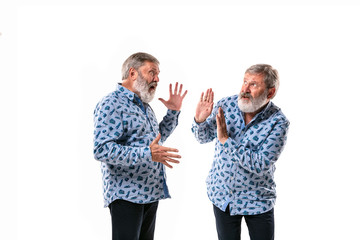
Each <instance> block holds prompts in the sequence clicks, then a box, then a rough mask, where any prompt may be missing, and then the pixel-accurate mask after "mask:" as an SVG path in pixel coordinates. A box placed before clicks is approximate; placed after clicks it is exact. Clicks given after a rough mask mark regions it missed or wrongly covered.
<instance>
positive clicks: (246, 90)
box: [241, 84, 250, 93]
mask: <svg viewBox="0 0 360 240" xmlns="http://www.w3.org/2000/svg"><path fill="white" fill-rule="evenodd" d="M241 91H242V92H245V93H249V92H250V88H249V85H246V84H244V85H243V86H242V89H241Z"/></svg>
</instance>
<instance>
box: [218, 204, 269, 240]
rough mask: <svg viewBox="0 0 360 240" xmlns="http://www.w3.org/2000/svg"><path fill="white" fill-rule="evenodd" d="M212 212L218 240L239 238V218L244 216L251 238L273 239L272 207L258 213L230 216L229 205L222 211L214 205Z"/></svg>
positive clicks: (258, 239)
mask: <svg viewBox="0 0 360 240" xmlns="http://www.w3.org/2000/svg"><path fill="white" fill-rule="evenodd" d="M213 207H214V214H215V219H216V230H217V233H218V238H219V240H239V239H240V237H241V220H242V218H243V217H244V218H245V222H246V225H247V227H248V230H249V235H250V239H251V240H274V229H275V224H274V209H272V210H270V211H268V212H266V213H263V214H259V215H235V216H231V215H230V211H229V207H227V209H226V211H225V212H223V211H221V210H220V209H219V208H217V207H216V206H213Z"/></svg>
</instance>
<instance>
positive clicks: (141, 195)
mask: <svg viewBox="0 0 360 240" xmlns="http://www.w3.org/2000/svg"><path fill="white" fill-rule="evenodd" d="M159 73H160V70H159V61H158V60H157V59H156V58H155V57H153V56H152V55H150V54H147V53H135V54H133V55H131V56H130V57H129V58H128V59H127V60H126V61H125V62H124V64H123V66H122V83H120V84H118V86H117V89H116V90H115V91H114V92H112V93H110V94H109V95H107V96H106V97H104V98H103V99H102V100H101V101H100V102H99V103H98V104H97V106H96V109H95V112H94V126H95V131H94V157H95V159H96V160H98V161H101V171H102V175H103V177H102V179H103V195H104V202H105V207H109V209H110V214H111V221H112V239H113V240H118V239H122V240H135V239H140V240H145V239H146V240H150V239H153V238H154V230H155V220H156V211H157V207H158V201H159V200H161V199H166V198H169V197H170V195H169V191H168V187H167V185H166V178H165V167H164V165H165V166H167V167H170V168H172V166H171V164H172V163H179V161H178V160H177V159H179V158H180V155H178V154H177V153H176V152H178V150H177V149H176V148H169V147H164V146H162V143H163V142H164V141H165V140H166V139H167V138H168V137H169V136H170V134H171V133H172V132H173V131H174V129H175V127H176V126H177V124H178V117H179V114H180V109H181V105H182V101H183V99H184V97H185V95H186V94H187V91H185V92H184V94H182V84H181V85H180V86H179V85H178V83H176V85H175V89H174V92H173V90H172V85H171V84H170V86H169V90H170V97H169V100H167V101H165V100H164V99H162V98H160V99H159V100H160V101H161V102H162V103H163V104H164V105H165V106H166V107H167V108H168V111H167V114H166V115H165V117H164V118H163V120H162V121H161V122H160V124H158V121H157V120H156V117H155V113H154V112H153V110H152V109H151V107H150V105H149V102H151V100H152V99H153V98H154V95H155V91H156V88H157V85H158V83H159Z"/></svg>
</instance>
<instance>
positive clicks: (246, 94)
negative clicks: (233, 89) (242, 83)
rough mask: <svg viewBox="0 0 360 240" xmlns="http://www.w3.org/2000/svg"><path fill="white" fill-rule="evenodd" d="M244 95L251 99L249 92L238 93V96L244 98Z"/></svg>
mask: <svg viewBox="0 0 360 240" xmlns="http://www.w3.org/2000/svg"><path fill="white" fill-rule="evenodd" d="M244 97H246V98H250V99H252V96H251V94H250V93H240V98H244Z"/></svg>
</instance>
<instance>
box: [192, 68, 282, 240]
mask: <svg viewBox="0 0 360 240" xmlns="http://www.w3.org/2000/svg"><path fill="white" fill-rule="evenodd" d="M278 87H279V78H278V72H277V70H275V69H273V68H272V67H271V66H270V65H266V64H257V65H254V66H251V67H250V68H248V69H247V70H246V72H245V76H244V81H243V84H242V87H241V91H240V93H239V94H237V95H233V96H230V97H226V98H223V99H221V100H220V101H219V102H217V104H216V105H215V106H214V102H213V99H214V92H213V91H212V89H208V90H207V91H206V93H205V94H204V93H202V94H201V98H200V101H199V103H198V105H197V108H196V113H195V121H194V123H193V126H192V132H193V133H194V135H195V137H196V139H197V140H198V141H199V142H200V143H207V142H211V141H213V140H214V139H215V141H216V143H215V154H214V160H213V164H212V168H211V170H210V172H209V175H208V178H207V181H206V183H207V194H208V197H209V199H210V200H211V202H212V203H213V208H214V215H215V219H216V228H217V233H218V238H219V239H221V240H232V239H234V240H235V239H236V240H238V239H240V236H241V220H242V218H245V221H246V224H247V227H248V229H249V234H250V238H251V239H252V240H260V239H261V240H270V239H274V204H275V199H276V191H275V182H274V172H275V163H276V161H277V160H278V158H279V156H280V153H281V152H282V150H283V149H284V146H285V143H286V136H287V132H288V127H289V121H288V120H287V118H286V117H285V115H284V114H283V113H282V112H281V110H280V108H278V107H277V106H276V105H275V104H274V103H272V102H271V99H273V98H274V97H275V95H276V92H277V90H278Z"/></svg>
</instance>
